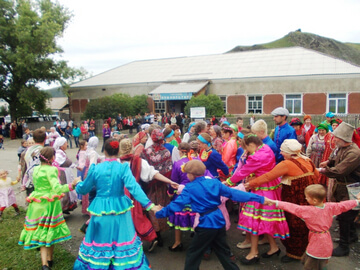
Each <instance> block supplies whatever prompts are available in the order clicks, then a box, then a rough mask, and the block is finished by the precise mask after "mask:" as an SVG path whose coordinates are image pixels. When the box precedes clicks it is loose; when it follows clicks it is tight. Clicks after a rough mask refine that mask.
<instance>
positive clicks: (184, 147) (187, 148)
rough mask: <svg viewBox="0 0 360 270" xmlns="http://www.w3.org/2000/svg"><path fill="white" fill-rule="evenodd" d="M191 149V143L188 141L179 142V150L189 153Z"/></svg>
mask: <svg viewBox="0 0 360 270" xmlns="http://www.w3.org/2000/svg"><path fill="white" fill-rule="evenodd" d="M190 149H191V148H190V144H188V143H187V142H182V143H180V144H179V151H184V152H186V153H188V152H189V151H190Z"/></svg>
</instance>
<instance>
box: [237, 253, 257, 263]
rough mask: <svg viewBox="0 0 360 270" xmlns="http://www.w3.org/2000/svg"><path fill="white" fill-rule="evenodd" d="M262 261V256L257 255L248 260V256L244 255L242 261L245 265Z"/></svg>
mask: <svg viewBox="0 0 360 270" xmlns="http://www.w3.org/2000/svg"><path fill="white" fill-rule="evenodd" d="M259 261H260V258H259V257H258V256H257V255H256V256H255V257H254V258H252V259H250V260H248V259H246V257H242V258H241V259H240V262H241V263H242V264H244V265H251V264H254V263H257V262H259Z"/></svg>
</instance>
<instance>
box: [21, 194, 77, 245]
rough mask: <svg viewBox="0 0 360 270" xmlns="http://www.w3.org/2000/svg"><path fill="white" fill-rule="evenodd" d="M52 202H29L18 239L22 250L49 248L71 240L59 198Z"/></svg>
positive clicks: (43, 200) (42, 200) (44, 200)
mask: <svg viewBox="0 0 360 270" xmlns="http://www.w3.org/2000/svg"><path fill="white" fill-rule="evenodd" d="M49 200H50V199H49ZM52 200H53V201H48V200H46V199H41V200H40V201H39V202H37V201H30V204H29V207H28V210H27V212H26V217H25V224H24V229H23V230H22V232H21V235H20V239H19V245H23V246H24V249H34V248H38V247H42V246H45V247H50V246H52V245H53V244H56V243H59V242H62V241H66V240H69V239H71V233H70V230H69V228H68V226H67V225H66V223H65V219H64V216H63V214H62V209H61V203H60V201H59V198H58V197H55V198H52Z"/></svg>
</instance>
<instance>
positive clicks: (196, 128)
mask: <svg viewBox="0 0 360 270" xmlns="http://www.w3.org/2000/svg"><path fill="white" fill-rule="evenodd" d="M206 127H207V123H206V122H205V121H200V122H197V123H196V124H195V126H194V132H195V134H200V132H201V131H202V130H205V129H206Z"/></svg>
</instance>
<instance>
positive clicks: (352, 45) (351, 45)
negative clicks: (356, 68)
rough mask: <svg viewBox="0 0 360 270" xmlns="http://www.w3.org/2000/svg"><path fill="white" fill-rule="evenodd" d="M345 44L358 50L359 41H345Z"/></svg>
mask: <svg viewBox="0 0 360 270" xmlns="http://www.w3.org/2000/svg"><path fill="white" fill-rule="evenodd" d="M345 44H346V45H348V46H350V47H352V48H355V49H358V50H360V43H345Z"/></svg>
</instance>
